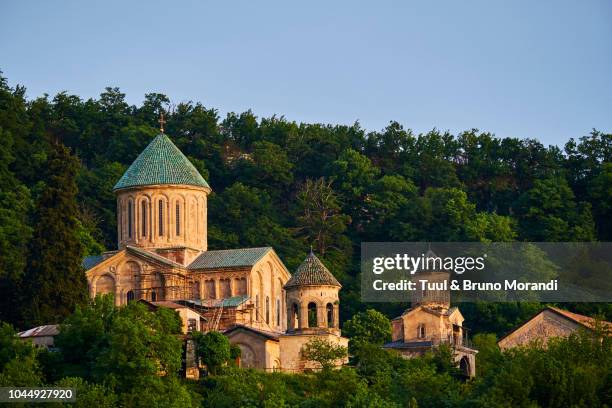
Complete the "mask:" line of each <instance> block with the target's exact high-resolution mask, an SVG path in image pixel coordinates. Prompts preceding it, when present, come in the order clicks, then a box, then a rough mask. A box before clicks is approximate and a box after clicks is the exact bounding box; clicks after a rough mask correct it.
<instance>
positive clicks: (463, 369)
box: [459, 356, 472, 377]
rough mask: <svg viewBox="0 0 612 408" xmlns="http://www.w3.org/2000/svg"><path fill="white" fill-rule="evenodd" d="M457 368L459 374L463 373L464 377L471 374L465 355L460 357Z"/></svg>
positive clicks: (468, 361)
mask: <svg viewBox="0 0 612 408" xmlns="http://www.w3.org/2000/svg"><path fill="white" fill-rule="evenodd" d="M459 370H460V371H461V374H463V375H464V376H466V377H470V376H471V374H472V373H471V369H470V360H469V359H468V358H467V356H464V357H462V358H461V360H460V361H459Z"/></svg>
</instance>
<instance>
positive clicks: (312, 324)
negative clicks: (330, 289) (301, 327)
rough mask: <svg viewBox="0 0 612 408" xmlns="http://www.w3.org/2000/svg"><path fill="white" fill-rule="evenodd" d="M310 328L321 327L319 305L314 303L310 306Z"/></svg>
mask: <svg viewBox="0 0 612 408" xmlns="http://www.w3.org/2000/svg"><path fill="white" fill-rule="evenodd" d="M308 327H319V325H318V321H317V305H316V303H314V302H310V303H309V304H308Z"/></svg>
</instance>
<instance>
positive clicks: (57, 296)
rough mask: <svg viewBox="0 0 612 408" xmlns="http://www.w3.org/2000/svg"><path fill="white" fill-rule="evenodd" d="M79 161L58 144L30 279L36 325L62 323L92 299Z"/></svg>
mask: <svg viewBox="0 0 612 408" xmlns="http://www.w3.org/2000/svg"><path fill="white" fill-rule="evenodd" d="M77 171H78V162H77V161H76V159H75V158H74V157H73V156H71V155H70V153H69V151H68V148H66V147H65V146H63V145H61V144H53V145H52V147H51V151H50V152H49V157H48V159H47V165H46V172H45V175H44V178H43V182H44V186H43V188H42V191H41V192H40V195H39V197H38V200H37V204H36V210H35V212H34V232H33V236H32V240H31V241H30V250H29V252H28V258H27V259H28V266H27V273H26V275H25V281H24V282H25V287H26V290H25V293H24V295H25V299H26V301H27V302H28V307H27V310H26V313H25V316H26V319H27V320H28V321H30V322H32V323H35V324H49V323H59V322H60V321H61V320H62V319H63V318H64V317H66V316H67V315H69V314H70V313H72V311H73V310H74V308H75V306H76V305H79V304H83V303H84V302H85V300H86V299H87V296H88V294H87V281H86V279H85V275H84V273H83V268H82V266H81V260H82V258H83V255H84V247H83V242H82V240H81V239H79V220H78V209H77V200H76V198H77V185H76V175H77Z"/></svg>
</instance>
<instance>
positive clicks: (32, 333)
mask: <svg viewBox="0 0 612 408" xmlns="http://www.w3.org/2000/svg"><path fill="white" fill-rule="evenodd" d="M58 334H59V324H47V325H45V326H38V327H34V328H32V329H29V330H25V331H22V332H19V333H17V335H18V336H19V337H20V338H22V339H27V338H30V337H46V336H57V335H58Z"/></svg>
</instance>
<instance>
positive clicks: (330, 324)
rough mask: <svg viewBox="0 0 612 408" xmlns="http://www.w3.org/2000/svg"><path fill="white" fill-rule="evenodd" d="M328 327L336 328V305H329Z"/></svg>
mask: <svg viewBox="0 0 612 408" xmlns="http://www.w3.org/2000/svg"><path fill="white" fill-rule="evenodd" d="M327 327H334V305H332V304H331V303H328V304H327Z"/></svg>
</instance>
